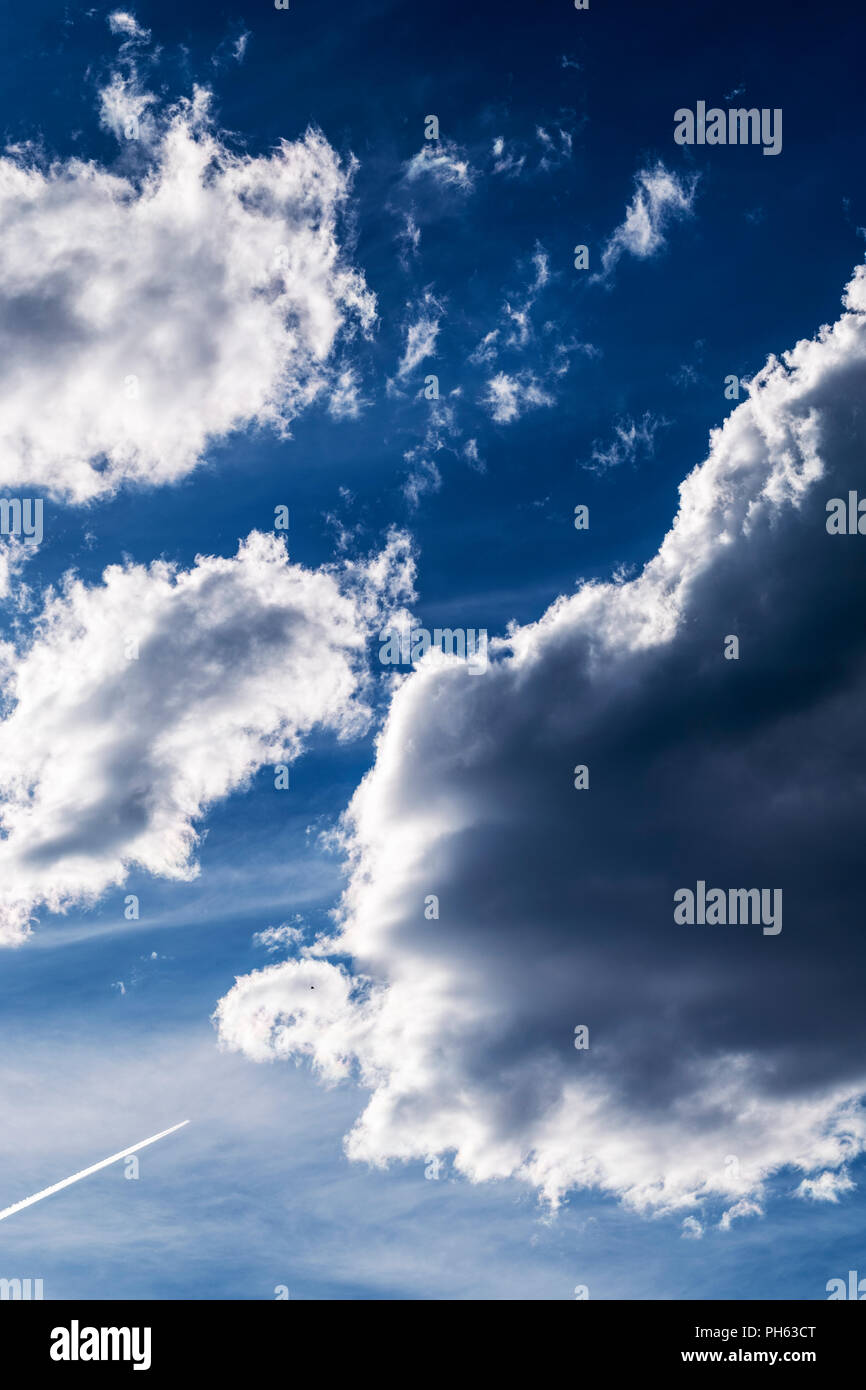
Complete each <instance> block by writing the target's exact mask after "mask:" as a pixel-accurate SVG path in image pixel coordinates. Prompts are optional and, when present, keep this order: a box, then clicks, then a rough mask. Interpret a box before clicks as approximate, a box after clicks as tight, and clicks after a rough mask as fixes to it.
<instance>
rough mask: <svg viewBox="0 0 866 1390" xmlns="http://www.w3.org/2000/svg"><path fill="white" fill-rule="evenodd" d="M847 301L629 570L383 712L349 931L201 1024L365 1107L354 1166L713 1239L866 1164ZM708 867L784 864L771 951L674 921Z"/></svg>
mask: <svg viewBox="0 0 866 1390" xmlns="http://www.w3.org/2000/svg"><path fill="white" fill-rule="evenodd" d="M845 304H846V308H847V309H848V310H849V312H848V313H847V314H844V315H843V316H842V317H841V318H840V319H839V321H838V322H837V323H836V324H835V325H834V326H833V327H832V328H826V327H825V328H822V329H821V330H820V332H819V333H818V335H817V336H816V337H815V338H814V339H812V340H804V341H802V342H800V343H799V344H798V345H797V347H796V348H795V349H793V350H792V351H791V352H789V353H785V354H784V356H783V359H782V360H777V359H775V358H771V359H770V361H769V362H768V363H767V365H766V367H765V368H764V369H763V370H762V371H761V372H759V373H758V374H757V375H756V377H755V379H754V380H753V382H752V384H751V387H750V398H749V400H747V401H745V402H743V403H742V404H740V405H739V406H738V407H737V408H736V409H734V411H733V412H732V414H731V415H730V417H729V418H728V419H727V420H726V422H725V424H724V426H723V427H722V428H721V429H718V430H714V431H713V432H712V434H711V440H710V449H709V453H708V456H707V458H706V460H705V461H704V463H703V464H701V465H700V466H699V467H697V468H695V469H694V471H693V472H692V473H691V474H690V475H689V476H688V477H687V478H686V479H685V481H684V482H683V484H682V485H681V489H680V508H679V512H678V514H677V516H676V519H675V520H674V522H673V524H672V526H671V529H670V531H669V532H668V534H667V536H666V537H665V539H664V542H663V544H662V545H661V548H660V550H659V552H658V554H657V555H656V556H655V557H654V558H653V559H652V560H651V561H650V562H649V563H648V564H647V565H646V567H645V568H644V570H643V571H642V573H640V574H639V575H638V577H636V578H634V579H632V580H625V579H624V578H623V577H622V576H619V578H618V580H617V581H616V582H611V583H598V582H594V583H588V584H584V585H582V586H581V587H580V589H579V590H578V591H577V592H576V593H575V594H573V595H570V596H567V597H562V598H560V599H558V600H557V601H556V602H555V603H554V604H553V605H552V606H551V607H550V608H549V609H548V610H547V612H546V613H545V614H544V615H543V616H542V617H541V619H540V620H539V621H538V622H536V623H532V624H529V625H527V626H524V627H515V628H513V629H512V630H511V631H510V633H509V636H508V638H507V639H500V640H492V641H491V646H490V652H491V661H490V665H489V667H488V669H487V671H486V672H485V673H484V675H483V676H482V677H478V678H475V677H473V676H472V675H470V674H469V673H468V672H467V671H466V669H465V667H464V664H463V663H462V662H460V661H459V660H457V659H451V660H445V661H444V664H443V662H441V661H440V662H437V663H432V662H430V663H427V662H422V663H420V664H419V666H418V667H417V669H416V670H414V671H413V673H412V674H411V675H409V676H408V677H407V678H406V680H404V681H403V682H401V683H400V684H399V686H398V687H397V688H396V689H395V691H394V694H393V698H392V703H391V708H390V713H389V716H388V720H387V724H386V726H385V728H384V730H383V732H382V735H381V736H380V739H379V742H378V746H377V756H376V762H375V765H374V767H373V769H372V770H371V772H370V773H369V774H368V776H367V777H366V778H365V779H364V781H363V782H362V784H361V785H360V787H359V788H358V790H357V791H356V793H355V796H354V798H353V801H352V803H351V806H350V809H349V812H348V813H347V817H346V821H345V849H346V854H347V858H348V867H349V870H350V878H349V884H348V887H347V889H346V892H345V895H344V897H343V900H342V903H341V907H340V912H339V920H338V929H337V930H336V932H335V936H334V940H333V942H331V943H327V942H320V943H319V947H318V949H317V952H316V958H315V959H314V958H309V959H305V960H302V961H287V962H284V963H282V964H279V965H275V966H272V967H270V968H269V969H266V970H263V971H257V972H254V973H253V974H250V975H248V976H246V977H243V978H242V979H240V980H239V981H238V982H237V984H236V986H235V987H234V988H233V989H232V990H231V991H230V992H229V994H228V995H227V996H226V997H225V998H224V999H223V1000H222V1001H221V1002H220V1004H219V1006H218V1009H217V1013H216V1021H217V1023H218V1026H219V1031H220V1037H221V1040H222V1043H223V1045H224V1046H226V1047H230V1048H234V1049H237V1050H240V1051H243V1052H244V1053H246V1054H247V1055H248V1056H250V1057H252V1058H255V1059H258V1060H270V1059H272V1058H275V1057H286V1058H288V1057H295V1058H297V1057H299V1056H305V1057H307V1058H309V1059H310V1061H311V1063H312V1065H313V1066H314V1067H315V1068H316V1069H317V1071H318V1072H319V1074H320V1075H321V1076H322V1077H324V1078H326V1079H329V1080H338V1079H340V1078H342V1077H350V1076H351V1077H355V1078H356V1079H357V1080H358V1081H359V1082H360V1084H361V1085H362V1086H363V1087H364V1088H366V1089H367V1090H368V1091H369V1092H370V1093H371V1094H370V1098H369V1103H368V1104H367V1106H366V1108H365V1110H364V1112H363V1114H362V1115H361V1116H360V1118H359V1119H358V1121H357V1123H356V1125H355V1126H354V1128H353V1130H352V1132H351V1134H350V1135H349V1136H348V1138H347V1141H346V1147H347V1152H348V1154H349V1156H350V1157H351V1158H353V1159H356V1160H360V1161H364V1162H370V1163H374V1164H379V1165H385V1164H387V1163H388V1162H390V1161H392V1160H408V1159H416V1160H417V1159H421V1158H424V1157H425V1156H426V1155H429V1154H449V1155H451V1156H452V1160H453V1169H454V1170H455V1171H456V1172H458V1173H462V1174H464V1175H466V1176H467V1177H468V1178H470V1179H471V1180H473V1181H484V1180H488V1179H493V1178H499V1177H505V1176H509V1175H512V1176H513V1175H516V1176H518V1177H519V1178H521V1179H523V1180H524V1181H525V1182H526V1183H528V1184H531V1185H532V1186H534V1187H535V1188H537V1189H538V1190H539V1191H540V1192H541V1193H542V1194H544V1196H545V1197H546V1198H547V1199H548V1200H549V1201H550V1202H552V1203H556V1202H557V1201H558V1200H560V1199H561V1197H562V1195H563V1194H564V1193H565V1192H567V1191H568V1190H569V1189H571V1188H574V1187H595V1188H598V1189H601V1190H603V1191H605V1192H608V1193H610V1194H614V1195H617V1196H618V1197H619V1198H621V1199H622V1200H623V1201H624V1202H626V1203H627V1204H629V1205H630V1206H631V1207H633V1208H635V1209H637V1210H641V1211H646V1212H672V1211H679V1212H681V1213H682V1212H683V1211H685V1212H687V1213H688V1216H687V1218H686V1220H687V1225H686V1231H687V1232H690V1233H691V1234H692V1235H696V1234H697V1231H696V1229H695V1227H696V1225H697V1224H702V1222H698V1215H697V1213H700V1214H701V1215H702V1216H703V1211H704V1208H707V1209H708V1210H707V1217H708V1218H709V1219H712V1220H715V1221H717V1222H718V1224H720V1225H721V1227H722V1228H723V1229H725V1230H727V1229H729V1228H730V1227H731V1224H732V1222H734V1221H735V1220H738V1219H740V1218H744V1217H747V1216H757V1215H759V1214H760V1212H761V1210H762V1204H763V1198H764V1195H765V1189H766V1184H767V1180H768V1178H769V1176H770V1175H772V1174H774V1173H776V1172H779V1171H780V1170H783V1169H784V1168H785V1167H787V1166H788V1165H793V1166H795V1167H798V1168H799V1169H800V1171H801V1172H802V1173H804V1175H806V1176H807V1177H808V1176H809V1175H811V1174H816V1173H817V1174H824V1173H827V1172H831V1173H832V1172H836V1173H838V1172H839V1171H840V1170H844V1167H845V1164H846V1163H847V1162H848V1161H849V1160H851V1159H852V1158H853V1157H854V1156H855V1155H856V1154H857V1153H859V1152H862V1151H863V1149H864V1147H866V1112H864V1110H863V1108H862V1105H861V1104H860V1097H861V1096H862V1095H863V1093H864V1090H866V1074H864V1066H863V1055H864V1054H863V1041H864V1029H866V1023H864V1019H863V1010H862V997H861V993H860V991H859V987H858V979H859V976H858V974H857V972H856V971H855V970H853V969H852V966H851V963H850V962H851V955H852V952H853V951H856V950H857V949H858V948H859V949H862V942H860V939H859V922H860V918H861V914H860V913H858V910H857V908H858V901H859V902H862V899H860V900H858V897H857V894H858V892H860V893H862V886H861V880H860V879H859V878H858V872H857V865H856V864H854V863H853V861H852V860H851V857H850V854H849V852H848V850H849V847H850V829H851V826H852V825H857V824H859V823H860V821H861V819H862V813H863V791H862V787H860V784H857V786H856V787H855V783H854V781H845V783H844V784H845V787H846V791H845V793H844V795H842V796H840V795H839V794H838V793H839V786H840V781H839V778H833V779H831V782H830V784H829V785H825V781H824V779H825V778H826V777H827V771H826V769H827V766H828V764H829V765H831V766H833V767H835V766H836V763H835V762H834V761H833V760H834V759H838V758H841V759H842V760H843V762H842V763H841V764H839V765H840V766H843V765H844V767H845V768H847V769H850V767H851V766H857V765H858V758H859V757H860V755H861V753H862V749H863V735H862V705H863V698H864V677H863V670H864V662H863V645H862V637H861V636H860V635H859V629H857V627H856V624H851V623H850V622H849V621H848V620H847V617H846V615H847V614H848V613H850V611H852V610H853V611H856V609H857V607H858V605H859V604H860V603H861V602H862V601H864V597H866V593H864V591H866V578H864V575H863V567H862V561H861V559H860V555H859V552H857V553H855V551H854V547H855V546H856V538H855V539H854V541H853V543H852V544H851V545H849V546H848V547H847V549H846V542H845V539H844V538H843V539H842V540H838V539H837V540H834V539H832V538H831V537H828V536H827V534H826V530H825V525H824V522H825V506H824V502H825V497H826V496H833V495H834V494H836V495H838V494H840V493H841V494H842V495H844V488H845V487H847V481H846V480H848V479H851V478H854V477H856V475H857V470H858V469H859V468H860V467H861V464H862V457H863V449H864V447H866V417H864V415H863V412H862V410H860V408H859V404H858V402H859V401H860V399H862V395H863V390H864V382H866V313H864V310H866V269H864V268H863V267H860V268H859V269H858V271H857V273H856V275H855V277H854V280H853V281H852V283H851V285H850V286H849V287H848V290H847V293H846V296H845ZM819 480H820V481H821V486H820V487H819V486H817V484H818V483H819ZM837 615H841V617H842V619H844V621H842V623H841V626H840V624H839V622H837V621H836V618H837ZM471 621H472V619H471V617H470V615H468V614H461V617H460V619H458V618H457V617H456V615H455V616H454V617H453V618H452V622H453V623H454V624H455V625H458V624H459V623H460V622H462V623H463V624H465V625H467V626H468V625H470V623H471ZM732 624H734V625H735V626H737V627H739V629H740V630H741V631H743V633H744V643H745V649H744V650H745V655H744V659H741V661H740V664H739V668H738V669H736V670H734V669H733V668H732V665H731V663H728V662H726V661H724V660H723V658H722V654H721V653H722V645H723V639H724V634H725V633H726V632H729V631H731V630H732V627H731V625H732ZM851 644H855V645H853V646H852V645H851ZM780 672H781V673H784V676H783V679H781V680H780V674H779V673H780ZM735 679H736V680H738V684H737V685H736V686H735V687H734V689H735V692H736V693H735V694H732V693H731V692H732V681H733V680H735ZM768 691H769V692H772V698H768ZM578 761H585V762H587V763H588V764H590V765H591V773H592V783H591V786H592V789H591V790H590V791H581V792H576V791H575V790H573V787H572V773H571V769H572V767H573V765H574V764H575V762H578ZM843 780H844V779H843ZM839 845H841V846H842V849H841V851H840V852H839V853H838V854H837V846H839ZM707 866H712V867H711V868H708V867H707ZM710 873H712V874H713V875H716V874H718V875H719V880H720V881H722V882H725V881H728V882H731V883H742V882H749V881H752V882H754V881H755V880H756V879H757V881H758V882H760V881H762V878H763V881H764V882H767V883H772V884H775V883H778V882H779V881H780V877H778V876H777V875H782V877H783V880H784V883H785V889H784V891H785V904H786V908H785V911H786V917H785V923H786V925H785V930H784V932H783V934H782V935H781V936H779V937H776V938H772V939H771V938H765V937H761V936H760V935H757V936H753V935H750V934H749V931H750V929H747V928H742V927H740V928H736V929H734V928H727V929H724V928H711V927H706V928H678V927H676V926H675V925H674V923H673V918H672V903H673V898H672V893H673V891H674V889H675V887H676V885H677V884H679V883H682V882H686V883H688V882H690V881H691V882H694V881H695V878H697V877H701V876H702V875H707V876H708V875H709V874H710ZM845 892H848V893H849V896H848V897H845V896H844V893H845ZM430 895H435V896H436V898H437V900H438V915H434V916H431V915H430V914H429V913H428V912H427V911H426V908H427V906H428V905H429V904H430V901H431V899H430ZM815 924H819V925H818V926H817V927H816V925H815ZM816 929H817V930H818V931H819V937H820V948H821V949H820V953H819V954H820V988H818V989H816V987H815V979H816V977H815V969H816V966H815V960H816V956H815V951H816V942H818V941H819V938H817V937H816V936H815V934H814V932H815V930H816ZM767 948H770V949H767ZM773 948H775V949H773ZM329 955H335V956H337V958H338V960H337V963H334V964H331V963H330V962H329V961H328V960H327V957H328V956H329ZM346 959H349V960H351V961H352V962H353V967H352V973H350V972H349V970H348V969H347V968H346V966H345V965H344V964H343V962H344V961H345V960H346ZM311 984H312V985H314V986H315V993H313V992H312V991H310V990H309V985H311ZM580 1023H586V1024H587V1026H588V1027H590V1037H591V1041H590V1047H589V1049H588V1050H585V1051H579V1050H577V1049H576V1048H575V1047H574V1046H573V1038H572V1034H573V1033H574V1031H575V1025H577V1024H580ZM732 1155H736V1162H735V1163H733V1164H732V1163H731V1162H730V1158H731V1156H732ZM831 1181H832V1180H830V1179H825V1178H824V1177H821V1176H819V1177H815V1178H814V1179H813V1180H812V1186H811V1187H810V1188H809V1193H810V1195H811V1194H812V1193H813V1192H819V1191H824V1190H825V1189H828V1188H829V1186H830V1184H831ZM836 1186H837V1187H839V1189H840V1190H841V1189H842V1188H843V1187H844V1183H840V1182H839V1180H838V1179H837V1183H836ZM719 1213H721V1216H720V1219H719Z"/></svg>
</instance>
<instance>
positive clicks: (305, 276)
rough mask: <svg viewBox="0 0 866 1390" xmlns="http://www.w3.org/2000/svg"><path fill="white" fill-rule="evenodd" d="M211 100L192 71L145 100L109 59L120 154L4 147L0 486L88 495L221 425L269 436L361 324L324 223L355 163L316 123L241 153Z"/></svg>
mask: <svg viewBox="0 0 866 1390" xmlns="http://www.w3.org/2000/svg"><path fill="white" fill-rule="evenodd" d="M113 18H114V20H115V22H116V24H120V25H121V26H126V27H122V28H121V32H128V25H127V19H128V18H129V17H128V16H126V17H124V16H121V18H118V15H115V16H114V17H113ZM210 108H211V103H210V97H209V94H208V92H207V91H205V90H203V89H201V88H197V89H196V90H195V93H194V95H193V97H192V98H191V99H189V100H183V101H180V102H179V103H177V104H176V105H175V106H173V107H171V108H170V109H169V110H167V111H160V110H158V109H157V107H156V104H155V102H154V98H153V97H152V95H150V94H149V93H147V92H144V91H143V90H142V89H141V87H140V86H139V84H138V81H137V78H136V77H135V74H134V71H132V72H127V73H126V75H124V76H121V75H120V74H118V73H115V74H114V76H113V77H112V79H111V81H110V82H109V84H108V85H107V86H106V87H105V89H104V90H103V92H102V97H101V112H102V119H103V122H104V123H105V124H106V126H107V127H108V128H110V129H111V130H113V131H114V132H115V134H116V135H117V136H118V138H120V139H121V140H122V141H123V146H124V152H125V158H124V159H123V160H122V162H121V165H120V166H119V168H120V167H122V168H123V169H124V171H125V172H123V173H121V172H118V171H117V170H111V169H107V168H104V167H101V166H100V165H98V164H95V163H92V162H86V161H83V160H80V159H70V160H67V161H59V162H56V163H53V164H50V165H45V164H40V163H39V162H38V161H37V160H36V157H35V156H34V154H33V152H32V150H28V151H23V152H22V151H20V150H19V151H17V152H13V153H10V154H7V155H6V156H5V157H3V158H2V159H0V324H2V328H0V487H3V488H15V489H25V488H27V489H34V490H39V491H41V492H43V493H51V494H56V495H58V496H60V497H62V498H64V499H67V500H70V501H73V502H86V501H88V500H90V499H93V498H96V497H98V496H100V495H104V494H109V493H111V492H112V491H114V490H116V489H117V487H118V486H120V485H121V484H123V483H125V482H134V483H139V484H157V483H167V482H171V481H173V480H175V479H177V478H179V477H182V476H183V475H184V474H186V473H188V472H189V471H190V470H191V469H193V468H195V467H196V465H197V464H199V463H200V462H202V460H203V458H204V455H205V451H206V450H207V448H208V446H209V445H211V444H212V443H213V442H215V441H217V440H219V439H221V438H225V437H226V436H227V435H228V434H230V433H231V432H232V431H235V430H239V429H242V428H247V427H250V426H264V427H268V428H271V429H273V430H274V431H275V432H276V433H277V434H278V435H280V436H282V437H285V436H287V435H288V434H289V431H290V425H291V421H292V420H293V418H294V417H296V416H297V415H298V414H299V413H300V412H301V411H303V410H304V409H305V408H307V407H308V406H310V405H311V404H312V403H313V402H314V401H316V400H319V399H321V400H322V401H323V402H325V403H327V401H328V398H329V393H330V392H331V391H332V390H333V389H334V384H335V368H334V365H333V362H332V354H333V350H334V349H335V345H336V344H337V342H338V340H346V341H348V338H349V336H350V335H351V334H352V333H354V332H357V331H358V330H359V329H360V330H361V331H368V330H369V329H370V327H371V325H372V323H373V321H374V318H375V301H374V297H373V296H372V294H371V293H370V292H369V291H368V290H367V289H366V286H365V284H364V280H363V277H362V276H361V275H360V273H359V272H358V271H357V270H355V269H354V268H353V267H352V266H351V265H350V264H349V263H348V261H347V260H346V257H345V255H344V253H343V252H342V250H341V248H340V244H339V240H338V233H339V226H340V219H341V216H342V210H343V208H344V205H345V203H346V201H347V198H348V196H349V190H350V183H351V177H352V172H353V168H352V166H351V165H350V166H349V167H346V166H344V165H343V164H342V163H341V162H340V160H339V158H338V157H337V155H336V154H335V152H334V150H333V149H332V148H331V146H330V145H329V144H328V142H327V140H325V138H324V137H323V136H322V135H321V134H320V133H319V132H317V131H314V130H308V131H307V132H306V134H305V135H304V136H303V138H301V139H299V140H296V141H292V142H289V141H285V140H284V141H281V142H280V144H279V146H278V148H277V149H276V150H274V151H273V152H272V153H270V154H269V155H267V156H260V157H253V156H251V155H247V154H238V153H236V152H235V151H234V150H232V149H230V148H229V146H228V145H227V144H226V143H224V142H223V140H222V139H221V137H220V136H219V134H218V133H217V131H216V129H215V127H214V124H213V121H212V117H211V109H210ZM130 121H132V122H134V123H137V127H138V135H139V137H140V138H138V139H125V138H124V136H125V135H129V133H130V129H131V128H130V127H129V122H130ZM132 129H134V127H132ZM132 168H134V171H135V172H131V169H132ZM336 389H337V394H338V396H339V395H340V392H341V391H344V386H342V387H341V386H340V384H339V382H338V383H337V388H336Z"/></svg>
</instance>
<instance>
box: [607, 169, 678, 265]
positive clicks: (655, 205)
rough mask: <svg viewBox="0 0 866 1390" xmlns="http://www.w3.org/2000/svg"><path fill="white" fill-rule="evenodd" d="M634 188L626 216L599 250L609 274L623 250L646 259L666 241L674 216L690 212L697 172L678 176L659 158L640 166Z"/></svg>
mask: <svg viewBox="0 0 866 1390" xmlns="http://www.w3.org/2000/svg"><path fill="white" fill-rule="evenodd" d="M635 184H636V190H635V195H634V198H633V199H632V201H631V202H630V203H629V205H628V208H627V209H626V214H625V220H624V221H623V222H622V223H621V224H620V225H619V226H618V227H617V228H616V230H615V231H614V232H613V233H612V235H611V236H610V237H609V239H608V241H607V243H606V245H605V248H604V251H603V253H602V258H601V263H602V275H597V276H594V277H593V278H594V279H596V280H598V279H602V278H603V277H604V276H607V275H609V274H610V272H611V271H612V270H613V268H614V266H615V265H616V263H617V261H618V260H619V258H620V256H622V255H623V253H624V252H628V254H629V255H631V256H637V257H638V259H639V260H645V259H646V258H647V257H648V256H654V255H655V254H656V253H657V252H659V251H660V250H661V249H662V247H663V246H664V244H665V236H664V233H665V230H666V229H667V226H668V224H669V223H670V222H671V221H673V220H674V219H675V218H677V217H688V216H689V215H690V214H691V212H692V205H693V203H694V197H695V188H696V186H697V175H693V176H692V177H690V178H688V179H679V178H677V176H676V174H671V173H670V172H669V171H668V170H667V169H666V168H665V166H664V165H663V164H662V163H661V162H659V163H658V164H656V166H655V168H654V169H642V170H641V171H640V173H639V174H637V175H636V176H635Z"/></svg>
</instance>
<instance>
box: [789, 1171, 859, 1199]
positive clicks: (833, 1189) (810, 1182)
mask: <svg viewBox="0 0 866 1390" xmlns="http://www.w3.org/2000/svg"><path fill="white" fill-rule="evenodd" d="M853 1190H854V1184H853V1182H852V1181H851V1179H850V1178H849V1176H848V1174H847V1173H846V1172H844V1171H842V1172H839V1173H831V1172H826V1173H821V1174H819V1176H818V1177H817V1178H804V1179H803V1181H802V1182H801V1183H800V1185H799V1187H797V1189H796V1191H795V1194H794V1195H795V1196H797V1197H803V1198H804V1199H808V1200H809V1201H812V1202H834V1203H837V1204H838V1201H839V1194H840V1193H842V1192H853Z"/></svg>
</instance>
